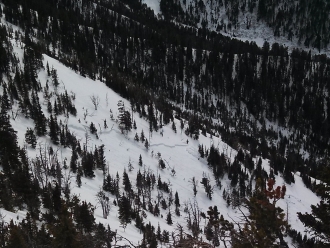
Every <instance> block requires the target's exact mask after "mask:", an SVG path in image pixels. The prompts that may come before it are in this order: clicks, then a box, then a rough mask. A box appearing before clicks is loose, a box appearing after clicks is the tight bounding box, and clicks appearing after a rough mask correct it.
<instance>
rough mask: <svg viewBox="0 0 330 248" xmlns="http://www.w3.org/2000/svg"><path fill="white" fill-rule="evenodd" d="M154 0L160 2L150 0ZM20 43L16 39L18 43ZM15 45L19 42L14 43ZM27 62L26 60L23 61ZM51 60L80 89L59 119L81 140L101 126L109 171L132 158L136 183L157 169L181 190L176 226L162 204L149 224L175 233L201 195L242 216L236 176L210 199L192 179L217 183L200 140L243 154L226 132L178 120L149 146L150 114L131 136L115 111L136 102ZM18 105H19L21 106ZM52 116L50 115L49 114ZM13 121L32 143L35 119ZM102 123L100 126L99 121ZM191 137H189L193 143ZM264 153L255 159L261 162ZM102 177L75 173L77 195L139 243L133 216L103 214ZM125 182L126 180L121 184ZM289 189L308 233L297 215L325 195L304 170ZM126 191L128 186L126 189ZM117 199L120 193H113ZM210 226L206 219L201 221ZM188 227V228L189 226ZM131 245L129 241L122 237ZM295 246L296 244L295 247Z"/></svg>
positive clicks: (293, 219)
mask: <svg viewBox="0 0 330 248" xmlns="http://www.w3.org/2000/svg"><path fill="white" fill-rule="evenodd" d="M149 2H154V1H151V0H150V1H149ZM13 44H14V42H13ZM14 45H15V44H14ZM15 52H16V53H17V55H18V57H19V58H20V59H21V58H22V54H23V50H22V49H21V48H19V47H17V46H16V45H15ZM21 61H22V60H21ZM47 62H48V63H49V67H50V68H52V67H54V68H55V69H56V70H57V73H58V78H59V82H60V86H59V87H58V92H64V90H67V92H68V93H69V94H70V92H73V93H74V94H75V97H76V98H75V99H76V100H75V102H74V103H75V106H76V109H77V116H76V117H73V116H70V117H69V118H66V117H64V116H63V115H62V116H59V117H58V121H60V120H62V122H63V123H67V125H68V127H69V129H70V131H71V132H73V133H74V134H75V135H76V136H77V138H78V139H80V140H81V143H83V142H84V139H85V133H86V130H89V126H90V123H91V122H93V123H94V124H95V126H96V127H97V129H98V134H99V139H97V138H96V137H95V136H94V135H90V140H89V142H88V148H89V149H91V150H94V147H95V146H100V145H102V144H104V145H105V157H106V160H107V162H108V166H109V168H108V169H109V172H110V174H111V175H116V173H117V172H118V173H119V175H120V177H121V178H122V174H123V171H124V169H125V168H126V171H127V172H128V168H127V165H128V163H129V161H131V163H132V165H133V167H134V169H133V171H131V172H128V175H129V177H130V180H131V183H132V185H135V181H136V172H137V170H139V169H140V170H141V171H143V170H144V169H146V170H149V169H150V170H152V171H153V172H154V174H155V175H156V177H157V178H158V175H160V176H161V179H162V181H165V182H170V186H171V188H172V191H173V197H174V193H175V192H176V191H177V192H178V195H179V198H180V204H181V207H180V212H181V216H180V217H177V216H176V215H175V213H174V207H173V206H172V208H171V211H172V212H173V215H172V218H173V222H174V223H173V225H171V226H169V225H167V224H166V220H165V219H166V214H167V212H168V209H167V210H163V209H161V208H160V211H161V214H162V215H163V218H161V217H155V216H153V215H152V214H150V213H149V212H148V211H146V213H147V218H146V219H144V223H148V222H149V221H150V222H151V223H152V225H154V226H155V227H156V228H157V225H158V223H159V225H160V227H161V229H162V230H163V229H166V230H168V231H170V232H172V231H174V230H175V227H176V223H177V222H178V223H181V225H182V226H186V223H185V217H186V215H185V213H184V211H183V209H184V204H185V203H188V202H194V201H195V200H196V201H197V203H198V206H199V208H200V210H201V211H203V212H206V210H207V209H208V207H209V206H214V205H217V206H218V209H219V212H220V213H221V214H223V216H224V218H225V219H228V220H229V221H231V219H234V220H238V218H239V217H240V213H239V211H238V210H237V209H233V208H232V207H231V206H230V207H227V204H226V202H225V201H224V199H223V198H222V191H223V189H226V191H227V190H228V189H229V184H230V180H228V179H227V177H226V176H225V177H224V178H223V180H222V189H219V188H218V187H216V186H215V188H214V194H213V198H212V200H209V199H208V198H207V196H206V194H205V192H204V189H203V187H202V185H201V184H200V183H198V184H199V186H198V188H197V189H198V193H197V196H196V198H195V197H194V195H193V190H192V185H191V183H190V182H189V181H190V179H191V178H193V177H195V178H196V179H197V181H198V182H200V181H201V178H202V175H203V173H206V175H209V177H210V179H211V184H212V185H215V182H214V180H213V176H212V171H211V170H209V168H208V165H207V162H206V160H205V159H201V158H200V156H199V153H198V144H203V145H204V146H205V147H206V148H209V147H210V146H211V145H212V144H213V145H214V146H215V147H217V148H219V151H220V152H224V153H225V155H226V156H227V158H228V160H230V161H231V162H233V160H234V156H235V155H236V154H237V151H236V150H234V149H232V148H231V147H230V146H228V145H227V144H225V143H224V142H222V140H221V137H215V136H213V137H210V135H209V134H207V137H205V136H203V135H200V138H199V140H198V141H196V140H193V139H191V138H189V137H188V136H186V135H185V134H184V132H183V133H181V129H180V122H179V120H177V119H175V123H176V127H177V133H174V131H173V130H172V128H171V124H170V125H168V126H164V127H163V128H162V130H163V136H162V135H161V134H160V132H159V131H158V132H153V133H152V136H151V139H150V148H149V150H146V148H145V147H144V145H143V144H142V143H141V142H136V141H135V140H134V136H135V133H136V132H137V133H138V134H139V135H140V133H141V131H142V130H144V133H145V135H146V137H147V138H148V139H149V131H148V130H149V124H148V122H147V121H145V120H144V119H141V118H140V117H139V115H138V114H137V113H134V115H133V119H134V120H135V121H136V124H137V130H134V129H132V131H131V132H129V133H128V135H127V136H125V135H123V134H121V132H120V130H119V128H118V123H117V122H116V120H111V119H110V110H111V111H112V114H113V116H114V118H115V119H117V116H118V107H117V103H118V101H119V100H122V101H124V103H125V107H126V109H128V110H130V103H129V102H128V101H127V100H125V99H123V98H122V97H120V96H119V95H118V94H116V93H115V92H113V91H112V90H111V89H109V88H108V87H106V85H105V84H103V83H102V82H100V81H98V80H95V81H94V80H92V79H89V78H85V77H82V76H80V75H78V74H77V73H75V72H74V71H73V70H71V69H69V68H67V67H65V66H64V65H63V64H61V63H60V62H58V61H57V60H55V59H53V58H51V57H49V56H47V55H44V67H45V68H46V63H47ZM38 77H39V80H40V82H41V85H42V86H45V85H46V82H47V80H48V81H50V78H49V77H48V76H47V73H46V71H45V70H41V71H40V72H39V75H38ZM49 86H50V89H51V90H54V89H53V86H52V84H51V83H50V82H49ZM92 95H95V96H98V97H99V98H100V104H99V106H98V109H97V110H95V109H94V106H93V104H92V101H91V100H90V97H91V96H92ZM39 98H40V102H41V103H44V104H43V105H42V108H43V112H44V113H45V115H46V116H47V115H48V112H47V104H46V101H44V100H43V99H44V98H43V94H42V93H39ZM14 108H17V106H16V105H15V106H14ZM86 111H87V112H88V115H87V117H86V119H85V120H84V113H86ZM47 117H48V116H47ZM105 119H106V121H107V124H108V128H107V129H104V128H103V123H104V120H105ZM11 123H12V125H13V127H14V129H15V130H16V131H17V132H18V133H17V134H18V141H19V145H20V146H23V145H26V144H25V141H24V135H25V132H26V129H27V128H29V127H30V128H33V126H34V125H33V122H32V121H31V120H29V119H25V118H24V117H23V116H18V117H17V118H16V120H13V119H12V120H11ZM99 125H100V126H99ZM187 141H188V142H187ZM39 146H53V147H54V150H55V151H56V150H58V155H59V159H60V160H62V161H64V160H66V162H67V164H69V161H70V157H71V150H70V149H69V148H63V147H60V146H59V147H55V146H54V145H53V144H52V143H51V141H50V139H49V138H48V137H47V138H45V137H44V138H39V139H38V145H37V147H39ZM158 152H159V153H160V154H161V157H162V158H163V160H164V161H166V165H167V166H166V168H165V169H164V170H161V169H159V167H158V159H157V158H156V154H157V153H158ZM37 153H38V148H37V149H36V150H34V149H32V148H29V147H28V155H29V157H30V158H31V159H33V158H35V156H36V155H37ZM140 154H141V155H142V159H143V164H144V165H143V167H140V166H139V165H138V159H139V155H140ZM258 159H259V158H255V160H256V161H257V160H258ZM263 167H264V168H265V170H266V171H268V172H269V170H270V168H269V162H268V161H267V160H263ZM172 168H173V169H175V171H176V174H175V176H172V175H171V169H172ZM69 173H70V172H69V170H64V169H63V174H66V175H69ZM95 174H96V177H95V178H93V179H88V178H84V177H83V178H82V186H81V188H78V187H77V186H76V182H75V176H74V177H72V179H71V193H72V194H76V195H78V196H79V197H80V199H81V200H85V201H87V202H90V203H91V204H93V205H94V206H95V207H96V209H95V212H94V215H95V219H96V223H98V222H101V223H103V224H105V225H107V224H109V225H110V227H111V229H112V230H117V231H118V233H119V234H121V235H122V236H124V237H126V238H127V239H129V240H131V241H132V242H133V243H134V244H138V243H139V242H140V241H141V239H142V234H141V233H140V232H139V230H138V229H137V228H136V227H135V226H134V223H133V221H132V223H131V224H129V225H128V226H127V228H126V229H125V230H124V229H123V228H122V227H121V226H120V222H119V219H118V207H117V206H112V207H111V211H110V215H109V216H108V218H107V219H104V218H103V217H102V209H101V207H100V206H99V205H98V204H97V202H96V193H97V192H98V191H99V190H100V188H101V187H102V183H103V175H102V172H101V171H96V173H95ZM283 184H285V183H284V181H283V179H282V178H281V177H280V176H276V185H283ZM120 185H122V183H120ZM286 186H287V194H286V197H285V199H283V200H280V201H279V202H278V204H279V206H280V207H282V208H283V209H284V210H285V212H286V209H288V219H289V224H290V225H291V226H292V227H293V228H294V229H296V230H297V231H300V232H302V233H303V232H304V227H303V224H302V223H301V222H300V221H299V219H298V217H297V212H303V213H304V212H310V211H311V208H310V205H311V204H317V203H318V202H319V198H318V197H317V196H316V195H315V194H314V193H312V192H311V191H310V190H309V189H307V188H306V187H305V186H304V184H303V182H302V180H301V178H300V177H299V176H298V175H295V184H291V185H286ZM121 192H123V188H121ZM164 196H165V197H166V198H167V197H168V194H166V193H164ZM109 197H110V199H111V202H113V200H114V199H115V197H114V196H113V195H111V194H109ZM153 199H154V200H156V190H155V191H154V193H153ZM0 213H2V215H3V216H4V219H5V220H6V221H8V222H9V220H10V219H13V220H14V221H21V220H22V219H23V218H24V217H25V214H26V212H25V211H17V212H15V213H12V212H8V211H5V210H4V209H0ZM201 223H202V225H204V221H202V222H201ZM187 231H188V230H187ZM122 242H123V244H125V241H122ZM292 247H293V246H292Z"/></svg>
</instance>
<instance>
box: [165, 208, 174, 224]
mask: <svg viewBox="0 0 330 248" xmlns="http://www.w3.org/2000/svg"><path fill="white" fill-rule="evenodd" d="M166 223H167V224H168V225H172V224H173V221H172V214H171V211H168V213H167V216H166Z"/></svg>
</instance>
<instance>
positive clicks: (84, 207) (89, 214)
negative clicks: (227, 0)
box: [74, 201, 95, 233]
mask: <svg viewBox="0 0 330 248" xmlns="http://www.w3.org/2000/svg"><path fill="white" fill-rule="evenodd" d="M74 219H75V222H76V223H77V228H78V229H80V230H84V231H85V232H87V233H89V232H91V231H92V228H93V225H94V221H95V218H94V207H93V206H92V205H91V204H90V203H88V204H87V202H86V201H83V202H82V203H81V204H77V205H76V206H75V210H74Z"/></svg>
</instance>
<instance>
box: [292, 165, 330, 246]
mask: <svg viewBox="0 0 330 248" xmlns="http://www.w3.org/2000/svg"><path fill="white" fill-rule="evenodd" d="M321 175H322V178H321V179H322V182H323V183H321V184H318V185H317V186H316V190H317V193H318V194H319V196H320V197H321V201H320V203H318V204H317V205H311V208H312V212H311V213H310V214H309V213H304V214H303V213H301V212H299V213H298V217H299V219H300V221H301V222H302V223H303V224H304V226H305V228H306V231H307V232H308V233H309V234H310V235H311V236H312V237H313V238H315V241H316V246H317V247H328V246H329V245H330V223H329V220H330V212H329V207H330V196H329V193H328V192H329V191H330V169H329V168H328V167H326V168H324V169H323V173H322V174H321Z"/></svg>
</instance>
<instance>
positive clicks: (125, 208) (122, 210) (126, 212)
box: [118, 195, 132, 224]
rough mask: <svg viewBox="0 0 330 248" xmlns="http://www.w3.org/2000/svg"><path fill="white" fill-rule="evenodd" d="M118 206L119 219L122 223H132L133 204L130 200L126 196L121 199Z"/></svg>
mask: <svg viewBox="0 0 330 248" xmlns="http://www.w3.org/2000/svg"><path fill="white" fill-rule="evenodd" d="M118 206H119V209H118V213H119V219H120V221H121V223H124V224H128V223H131V220H132V217H131V215H132V211H131V204H130V202H129V199H128V198H127V197H126V196H125V195H122V196H121V198H120V199H119V203H118Z"/></svg>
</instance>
